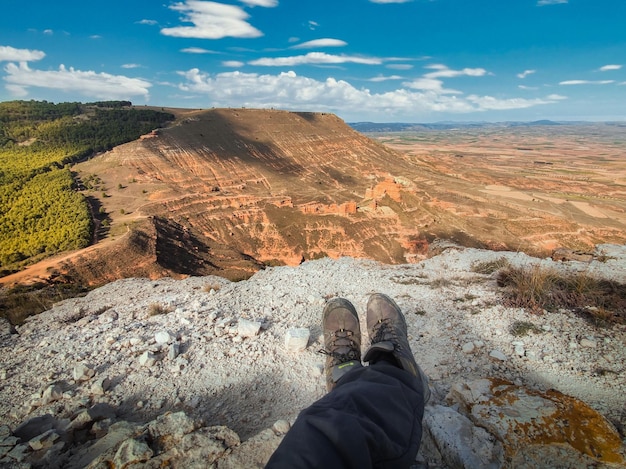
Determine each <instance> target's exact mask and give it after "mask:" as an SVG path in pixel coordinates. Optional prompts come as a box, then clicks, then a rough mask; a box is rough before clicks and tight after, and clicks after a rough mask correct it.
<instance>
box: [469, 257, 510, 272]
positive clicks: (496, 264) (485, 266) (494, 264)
mask: <svg viewBox="0 0 626 469" xmlns="http://www.w3.org/2000/svg"><path fill="white" fill-rule="evenodd" d="M510 266H511V264H510V262H509V261H508V259H506V258H505V257H500V258H498V259H495V260H493V261H484V262H474V263H473V264H472V266H471V271H472V272H475V273H477V274H485V275H491V274H493V273H494V272H497V271H498V270H500V269H504V268H507V267H510Z"/></svg>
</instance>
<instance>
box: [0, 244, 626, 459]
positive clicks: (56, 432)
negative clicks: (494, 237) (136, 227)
mask: <svg viewBox="0 0 626 469" xmlns="http://www.w3.org/2000/svg"><path fill="white" fill-rule="evenodd" d="M434 247H436V250H435V251H433V257H431V258H429V259H427V260H424V261H421V262H419V263H415V264H402V265H397V266H390V265H385V264H380V263H378V262H375V261H371V260H358V259H353V258H346V257H344V258H341V259H338V260H331V259H329V258H326V259H321V260H316V261H309V262H305V263H303V264H302V265H300V266H298V267H273V268H268V269H266V270H263V271H261V272H258V273H256V274H255V275H254V276H252V277H251V278H250V279H249V280H247V281H242V282H236V283H232V282H230V281H228V280H226V279H224V278H222V277H215V276H210V277H189V278H187V279H184V280H173V279H171V278H163V279H160V280H149V279H145V278H144V279H126V280H119V281H116V282H113V283H110V284H108V285H106V286H104V287H101V288H98V289H96V290H94V291H92V292H90V293H89V294H88V295H87V296H86V297H84V298H75V299H69V300H65V301H63V302H60V303H58V304H56V305H55V306H54V307H53V308H52V309H50V310H49V311H47V312H44V313H42V314H41V315H39V316H37V317H33V318H30V319H29V320H28V321H27V322H26V323H25V324H24V325H22V326H19V327H17V329H16V330H14V331H13V333H12V332H11V329H10V327H8V325H7V324H6V323H3V324H2V329H1V331H2V341H1V342H0V347H1V348H2V350H0V356H1V357H2V358H1V359H0V375H1V376H2V385H1V386H0V419H1V420H2V422H3V423H4V424H5V425H8V427H6V426H5V427H1V426H0V443H1V444H0V448H2V449H4V450H5V451H4V452H2V453H1V454H0V464H4V465H5V466H3V467H29V466H27V465H25V464H34V467H41V466H43V467H64V468H74V467H76V468H78V467H81V468H82V467H90V468H97V467H113V466H114V467H125V466H124V464H130V463H135V464H138V465H140V466H141V467H146V468H157V467H164V466H167V467H174V468H188V467H206V466H207V465H208V464H211V463H212V462H213V463H214V464H215V466H214V467H218V468H222V469H223V468H252V467H263V465H264V463H265V462H266V461H267V458H268V457H269V455H270V454H271V452H272V451H273V449H274V448H275V447H276V445H277V444H278V443H279V442H280V440H281V438H282V435H283V434H284V432H285V431H287V430H288V428H289V422H292V421H293V419H295V417H296V416H297V414H298V412H299V411H300V410H301V409H302V408H304V407H306V406H308V405H309V404H310V403H311V402H313V401H314V400H315V399H317V398H319V397H320V396H322V395H323V394H324V393H325V380H324V376H323V363H324V356H323V355H321V354H320V353H318V350H319V349H320V348H321V347H322V345H323V340H322V338H321V337H320V334H321V329H320V323H321V321H320V315H321V311H322V309H323V306H324V303H325V301H327V300H328V299H329V298H332V297H335V296H341V297H345V298H348V299H349V300H351V301H352V302H353V303H354V304H355V306H356V308H357V310H358V311H359V312H360V313H361V314H362V313H363V311H364V308H365V305H366V303H367V298H368V295H369V294H371V293H373V292H377V291H382V292H385V293H387V294H389V295H390V296H392V297H393V298H395V299H396V300H397V301H398V303H399V305H400V306H401V308H402V309H403V311H404V313H405V316H406V318H407V323H408V331H409V340H410V344H411V348H412V351H413V353H414V355H415V357H416V360H417V361H418V362H419V363H420V364H421V365H422V367H423V368H424V370H425V372H426V373H427V374H428V376H429V377H430V381H431V389H432V392H433V397H432V399H431V401H430V403H429V404H428V406H427V408H426V414H425V419H424V428H425V431H424V436H423V440H422V447H421V450H420V453H419V455H418V461H417V462H416V466H415V467H418V468H427V467H430V468H454V467H494V468H498V467H529V468H530V467H533V468H537V467H538V468H548V467H602V468H616V467H623V463H624V460H623V450H624V445H623V439H624V436H625V435H624V425H626V415H625V414H624V407H623V406H624V395H625V394H626V381H625V380H624V373H625V372H626V371H625V370H624V363H626V351H625V350H624V347H623V344H624V342H625V341H626V325H625V324H624V322H622V323H616V324H613V325H612V326H611V327H606V325H602V323H601V322H597V323H595V324H594V323H592V322H590V321H588V320H586V319H585V317H584V316H582V315H581V311H578V312H576V311H575V310H573V309H567V308H561V309H559V310H558V311H554V312H551V313H548V312H545V313H543V314H530V313H528V312H526V311H524V310H523V309H522V308H517V307H516V308H512V307H507V306H505V300H504V296H503V295H504V293H505V290H503V289H502V288H499V287H498V286H497V282H496V277H497V275H496V273H495V272H493V270H490V272H492V273H480V272H486V269H485V267H484V266H487V265H503V260H506V261H507V262H508V263H510V264H511V265H512V266H521V267H527V268H532V267H533V266H540V267H541V268H543V269H555V271H557V272H559V273H560V274H559V275H563V274H564V273H566V272H585V273H586V274H588V275H590V276H592V277H598V278H609V279H611V280H613V281H618V282H622V283H624V282H626V249H625V248H624V246H615V245H603V246H598V247H597V249H596V250H595V260H593V261H591V262H588V263H587V262H570V263H561V262H554V261H551V260H541V259H537V258H532V257H529V256H527V255H525V254H522V253H514V252H492V251H484V250H479V249H473V248H462V247H459V246H455V245H451V244H445V243H436V245H435V246H434ZM435 252H439V254H438V255H434V254H435ZM622 288H623V285H622ZM591 310H592V309H590V311H591ZM625 313H626V311H622V312H621V314H622V315H623V314H625ZM622 317H623V318H624V316H622ZM361 327H362V329H363V330H365V323H364V318H363V317H362V325H361ZM293 328H300V332H299V333H298V334H291V333H290V332H289V331H290V330H292V329H293ZM302 331H305V332H307V333H309V334H310V338H309V340H308V342H307V343H306V344H303V347H304V348H299V347H297V345H298V344H297V343H294V342H293V341H291V342H289V340H288V337H289V336H290V334H291V336H293V337H298V336H302ZM363 342H364V344H367V339H364V340H363ZM288 343H289V345H290V346H291V348H288V347H287V346H286V344H288ZM490 416H496V417H495V418H493V417H490ZM616 428H617V429H619V430H620V432H621V434H620V433H618V432H617V431H616ZM0 451H2V450H0ZM620 451H622V455H620ZM3 458H4V459H3ZM18 461H21V462H22V464H24V465H22V466H17V464H18ZM11 464H12V465H11ZM37 464H39V466H37Z"/></svg>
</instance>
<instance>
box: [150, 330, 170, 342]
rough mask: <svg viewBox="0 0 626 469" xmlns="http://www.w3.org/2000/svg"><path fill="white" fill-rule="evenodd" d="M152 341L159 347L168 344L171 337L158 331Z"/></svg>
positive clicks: (164, 332)
mask: <svg viewBox="0 0 626 469" xmlns="http://www.w3.org/2000/svg"><path fill="white" fill-rule="evenodd" d="M154 340H155V341H156V343H157V344H159V345H164V344H169V343H170V342H171V341H172V336H171V335H170V333H169V332H167V331H160V332H157V333H156V334H154Z"/></svg>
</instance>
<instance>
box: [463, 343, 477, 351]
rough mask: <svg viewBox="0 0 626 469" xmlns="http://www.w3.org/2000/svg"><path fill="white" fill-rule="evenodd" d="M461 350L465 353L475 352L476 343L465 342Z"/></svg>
mask: <svg viewBox="0 0 626 469" xmlns="http://www.w3.org/2000/svg"><path fill="white" fill-rule="evenodd" d="M461 350H463V353H473V352H474V343H473V342H468V343H467V344H464V345H463V347H462V349H461Z"/></svg>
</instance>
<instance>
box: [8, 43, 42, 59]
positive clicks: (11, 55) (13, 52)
mask: <svg viewBox="0 0 626 469" xmlns="http://www.w3.org/2000/svg"><path fill="white" fill-rule="evenodd" d="M45 56H46V54H45V53H44V52H42V51H40V50H29V49H16V48H15V47H11V46H0V62H34V61H37V60H41V59H43V58H44V57H45Z"/></svg>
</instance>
